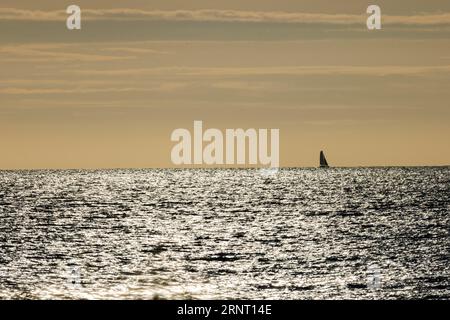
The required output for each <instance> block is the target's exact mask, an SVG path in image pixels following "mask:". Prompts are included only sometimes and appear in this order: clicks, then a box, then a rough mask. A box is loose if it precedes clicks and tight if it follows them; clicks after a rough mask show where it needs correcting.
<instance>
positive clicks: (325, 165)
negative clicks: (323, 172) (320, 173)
mask: <svg viewBox="0 0 450 320" xmlns="http://www.w3.org/2000/svg"><path fill="white" fill-rule="evenodd" d="M320 167H321V168H328V167H329V165H328V162H327V158H325V154H324V153H323V151H320Z"/></svg>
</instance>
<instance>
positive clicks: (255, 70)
mask: <svg viewBox="0 0 450 320" xmlns="http://www.w3.org/2000/svg"><path fill="white" fill-rule="evenodd" d="M65 72H69V73H76V74H84V75H91V76H96V75H100V76H127V75H160V76H163V75H170V76H203V77H205V76H206V77H207V76H210V77H216V76H217V77H227V76H228V77H237V76H276V75H298V76H313V75H355V76H356V75H369V76H389V75H423V74H428V73H436V72H445V73H446V72H450V65H444V66H373V67H372V66H371V67H366V66H304V67H297V66H293V67H244V68H228V67H226V68H225V67H222V68H216V67H212V68H209V67H201V68H197V67H158V68H136V69H116V70H65Z"/></svg>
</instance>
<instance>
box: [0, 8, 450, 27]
mask: <svg viewBox="0 0 450 320" xmlns="http://www.w3.org/2000/svg"><path fill="white" fill-rule="evenodd" d="M66 18H67V14H66V12H65V11H64V10H58V11H41V10H23V9H15V8H0V19H1V20H30V21H61V20H65V19H66ZM82 18H83V19H85V20H119V21H121V20H124V21H127V20H129V21H139V20H145V21H174V22H176V21H195V22H248V23H297V24H311V23H317V24H342V25H348V24H360V23H365V21H366V19H367V14H365V13H363V14H361V15H355V14H325V13H304V12H279V11H269V12H266V11H264V12H263V11H237V10H174V11H163V10H151V11H149V10H139V9H129V8H122V9H82ZM382 18H383V24H392V25H396V24H398V25H420V26H426V25H429V26H433V25H450V13H439V14H421V15H411V16H399V15H383V16H382Z"/></svg>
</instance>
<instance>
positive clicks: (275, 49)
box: [0, 0, 450, 169]
mask: <svg viewBox="0 0 450 320" xmlns="http://www.w3.org/2000/svg"><path fill="white" fill-rule="evenodd" d="M55 2H56V1H51V0H40V1H31V0H21V1H17V0H14V1H13V0H2V2H1V4H0V67H1V75H0V155H1V156H0V169H17V168H110V167H126V168H129V167H171V166H172V163H171V160H170V152H171V149H172V147H173V145H174V143H173V142H171V141H170V134H171V132H172V131H173V130H174V129H176V128H188V129H191V130H192V126H193V121H194V120H203V125H204V127H205V128H219V129H223V130H225V129H226V128H279V129H280V162H281V165H282V166H317V165H318V155H319V151H320V150H321V149H323V150H325V152H326V154H327V158H328V160H329V163H330V164H331V165H333V166H379V165H448V164H450V142H449V141H450V139H449V137H450V107H449V105H450V90H449V89H450V88H449V80H450V40H449V39H450V1H448V0H445V1H440V0H434V1H422V0H414V1H411V0H408V1H406V0H401V1H377V3H376V4H378V5H379V6H380V7H381V10H382V14H383V26H382V30H379V31H369V30H367V28H366V23H365V21H366V18H367V16H368V15H367V14H366V13H365V11H366V8H367V6H368V5H370V4H372V3H371V2H365V1H360V0H347V1H324V0H314V1H312V0H311V1H309V0H308V1H302V0H299V1H292V0H289V1H288V0H282V1H280V0H247V1H246V0H239V1H238V0H216V1H212V0H192V1H186V0H183V1H170V0H164V1H162V0H158V1H147V0H145V1H144V0H131V1H126V2H125V1H109V0H108V1H106V0H90V1H85V0H83V1H81V0H80V1H67V2H66V1H57V2H56V4H55ZM70 4H77V5H79V6H80V7H81V9H82V29H81V30H75V31H69V30H67V29H66V24H65V18H66V17H67V15H66V14H65V9H66V7H67V6H68V5H70Z"/></svg>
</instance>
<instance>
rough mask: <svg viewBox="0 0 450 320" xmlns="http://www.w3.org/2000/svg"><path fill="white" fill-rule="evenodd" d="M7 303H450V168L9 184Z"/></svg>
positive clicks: (3, 190) (116, 174)
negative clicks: (424, 300) (415, 300)
mask: <svg viewBox="0 0 450 320" xmlns="http://www.w3.org/2000/svg"><path fill="white" fill-rule="evenodd" d="M0 218H1V224H0V298H31V299H48V298H49V299H54V298H106V299H111V298H118V299H139V298H144V299H153V298H163V299H164V298H167V299H178V298H193V299H203V298H225V299H227V298H243V299H245V298H250V299H255V298H259V299H266V298H272V299H319V298H329V299H336V298H357V299H362V298H368V299H372V298H441V299H442V298H443V299H448V298H450V280H449V275H450V272H449V271H450V269H449V268H450V267H449V266H450V258H449V248H450V237H449V226H450V168H373V169H369V168H368V169H325V170H323V169H322V170H320V169H283V170H281V171H280V172H278V173H277V174H274V175H272V176H271V175H267V173H265V172H261V171H259V170H101V171H9V172H7V171H3V172H0Z"/></svg>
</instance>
